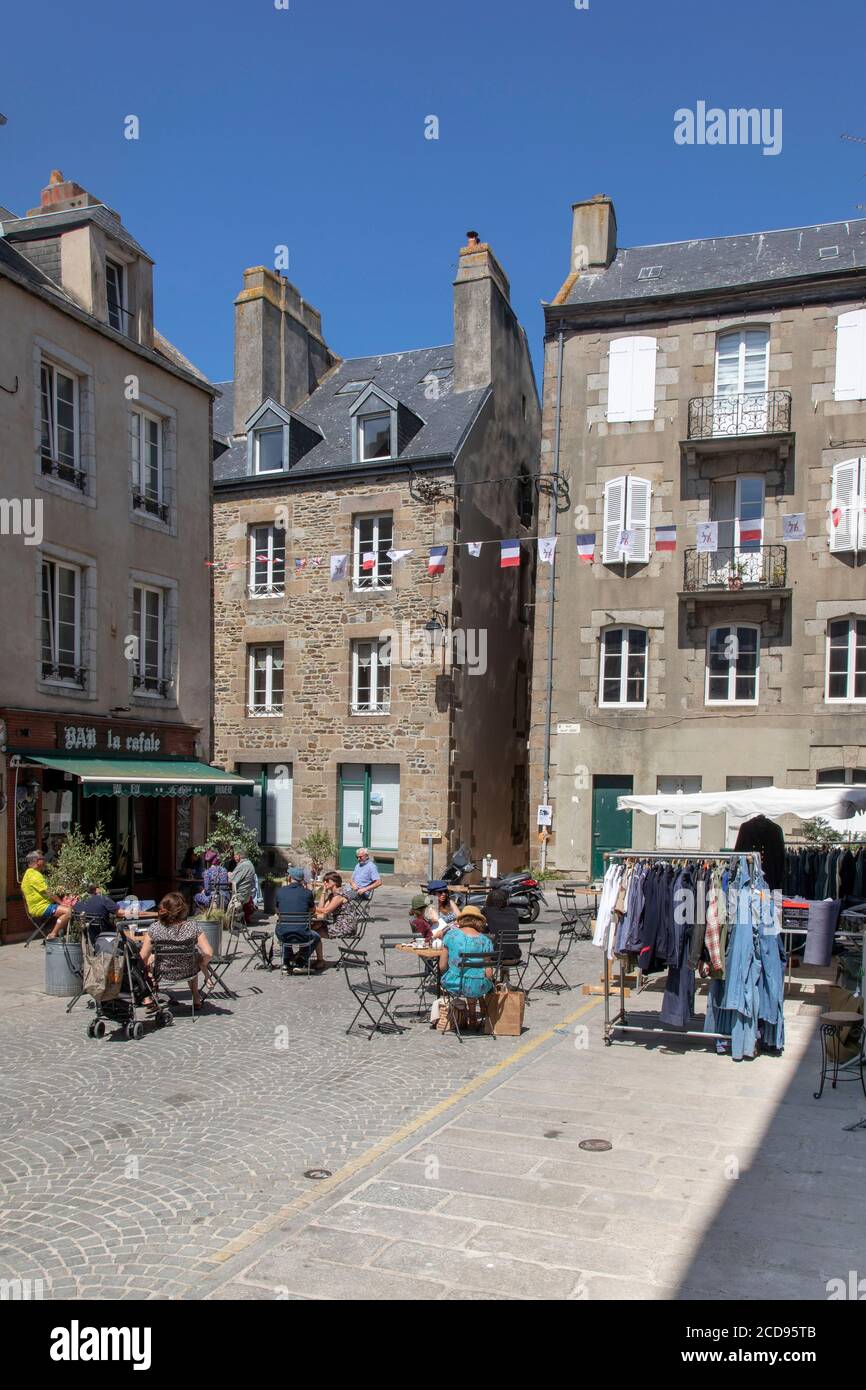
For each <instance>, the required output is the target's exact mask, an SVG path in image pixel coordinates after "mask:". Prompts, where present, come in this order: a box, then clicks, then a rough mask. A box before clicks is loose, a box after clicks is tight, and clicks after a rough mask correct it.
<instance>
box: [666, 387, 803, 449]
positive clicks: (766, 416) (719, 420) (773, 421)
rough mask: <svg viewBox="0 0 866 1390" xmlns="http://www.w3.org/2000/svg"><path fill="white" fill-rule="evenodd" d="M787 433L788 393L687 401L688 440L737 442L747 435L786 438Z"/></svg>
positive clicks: (715, 397)
mask: <svg viewBox="0 0 866 1390" xmlns="http://www.w3.org/2000/svg"><path fill="white" fill-rule="evenodd" d="M790 429H791V393H790V391H748V392H746V393H744V394H743V395H739V396H696V397H695V398H694V399H693V400H690V401H689V439H725V438H728V439H737V438H739V437H740V436H741V435H748V434H788V433H790Z"/></svg>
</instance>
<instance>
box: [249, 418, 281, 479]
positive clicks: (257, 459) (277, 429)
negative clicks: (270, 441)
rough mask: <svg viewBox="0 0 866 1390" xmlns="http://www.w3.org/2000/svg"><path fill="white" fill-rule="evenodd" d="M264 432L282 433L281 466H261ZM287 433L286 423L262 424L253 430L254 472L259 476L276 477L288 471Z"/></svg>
mask: <svg viewBox="0 0 866 1390" xmlns="http://www.w3.org/2000/svg"><path fill="white" fill-rule="evenodd" d="M263 434H278V435H280V466H279V468H262V466H261V443H262V435H263ZM286 435H287V430H286V427H285V425H262V426H261V428H259V427H256V428H255V429H254V430H253V472H254V473H255V474H256V476H257V477H263V478H268V477H274V476H275V475H276V474H277V473H285V471H286Z"/></svg>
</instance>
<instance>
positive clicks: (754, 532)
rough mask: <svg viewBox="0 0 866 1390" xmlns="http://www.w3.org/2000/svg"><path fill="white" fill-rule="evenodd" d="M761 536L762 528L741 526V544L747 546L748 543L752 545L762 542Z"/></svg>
mask: <svg viewBox="0 0 866 1390" xmlns="http://www.w3.org/2000/svg"><path fill="white" fill-rule="evenodd" d="M761 536H762V531H761V527H760V526H743V525H742V524H741V525H740V542H741V544H743V545H745V544H746V543H747V542H748V543H750V544H751V543H753V542H760V540H761Z"/></svg>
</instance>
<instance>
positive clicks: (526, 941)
mask: <svg viewBox="0 0 866 1390" xmlns="http://www.w3.org/2000/svg"><path fill="white" fill-rule="evenodd" d="M534 945H535V928H534V927H529V928H527V930H526V931H519V932H518V933H517V949H518V950H519V952H520V959H519V960H516V961H513V962H512V963H511V964H509V962H508V961H503V962H502V964H501V966H500V970H499V977H500V978H501V979H502V981H503V982H504V983H505V984H508V985H510V984H511V973H510V972H511V971H512V970H513V971H514V973H515V983H514V988H515V989H523V980H524V977H525V975H526V971H527V969H528V968H529V962H530V960H531V957H532V949H533V946H534Z"/></svg>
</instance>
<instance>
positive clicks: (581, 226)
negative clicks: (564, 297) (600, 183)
mask: <svg viewBox="0 0 866 1390" xmlns="http://www.w3.org/2000/svg"><path fill="white" fill-rule="evenodd" d="M571 210H572V217H573V220H572V224H571V270H572V272H574V271H578V272H580V271H581V270H607V268H608V266H609V265H610V263H611V261H612V260H613V258H614V256H615V255H616V213H615V212H614V208H613V203H612V202H611V200H610V198H608V196H607V194H606V193H596V195H595V197H594V198H589V199H588V200H587V201H586V202H584V203H572V205H571Z"/></svg>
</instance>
